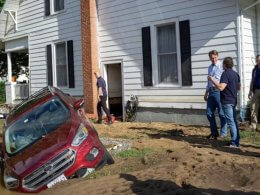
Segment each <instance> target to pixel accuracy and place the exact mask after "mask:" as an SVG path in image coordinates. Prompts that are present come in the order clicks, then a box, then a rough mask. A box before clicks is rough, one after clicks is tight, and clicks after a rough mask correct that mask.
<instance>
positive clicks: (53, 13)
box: [50, 0, 66, 15]
mask: <svg viewBox="0 0 260 195" xmlns="http://www.w3.org/2000/svg"><path fill="white" fill-rule="evenodd" d="M50 1H51V3H50V10H51V14H50V15H55V14H59V13H62V12H65V11H66V6H65V5H66V0H64V9H62V10H59V11H55V10H54V3H55V0H50Z"/></svg>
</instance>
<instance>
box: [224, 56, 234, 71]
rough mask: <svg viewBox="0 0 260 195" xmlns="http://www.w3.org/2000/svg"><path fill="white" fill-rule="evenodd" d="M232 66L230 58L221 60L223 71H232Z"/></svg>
mask: <svg viewBox="0 0 260 195" xmlns="http://www.w3.org/2000/svg"><path fill="white" fill-rule="evenodd" d="M233 66H234V63H233V59H232V58H231V57H226V58H224V60H223V67H224V69H225V70H226V69H232V68H233Z"/></svg>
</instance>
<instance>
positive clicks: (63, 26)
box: [7, 0, 83, 96]
mask: <svg viewBox="0 0 260 195" xmlns="http://www.w3.org/2000/svg"><path fill="white" fill-rule="evenodd" d="M64 2H65V8H66V9H65V10H63V11H62V12H61V13H57V14H55V15H51V16H47V17H46V16H44V13H45V12H44V10H45V8H44V1H38V0H27V1H21V3H20V8H19V10H18V31H17V32H16V33H15V34H13V33H12V32H11V33H9V34H7V37H9V38H12V37H13V38H15V37H17V36H19V35H29V61H30V78H31V83H30V84H31V92H32V93H33V92H36V91H38V90H39V89H41V88H42V87H45V86H46V85H47V72H46V71H47V60H46V54H47V52H46V46H47V45H49V44H53V43H56V42H63V41H64V42H66V41H69V40H73V44H74V73H75V88H62V89H63V91H64V92H65V93H70V94H71V95H74V96H82V95H83V76H82V49H81V48H82V46H81V43H82V42H81V8H80V1H78V0H64ZM53 63H54V61H53Z"/></svg>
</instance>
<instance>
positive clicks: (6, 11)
mask: <svg viewBox="0 0 260 195" xmlns="http://www.w3.org/2000/svg"><path fill="white" fill-rule="evenodd" d="M4 13H6V14H9V15H10V17H11V19H12V20H13V22H14V27H15V29H14V30H15V32H16V31H17V29H18V27H17V26H18V18H17V11H16V10H6V9H5V10H4Z"/></svg>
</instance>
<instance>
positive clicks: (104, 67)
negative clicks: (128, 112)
mask: <svg viewBox="0 0 260 195" xmlns="http://www.w3.org/2000/svg"><path fill="white" fill-rule="evenodd" d="M109 64H121V80H122V112H123V113H122V114H123V120H125V103H126V102H125V89H124V68H123V67H124V66H123V59H115V60H107V61H101V71H102V75H103V77H104V80H105V81H106V83H107V88H108V85H109V84H108V82H107V65H109ZM107 93H108V91H107ZM108 97H109V95H108ZM108 101H109V100H108ZM108 101H107V102H108ZM108 105H109V104H108Z"/></svg>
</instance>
